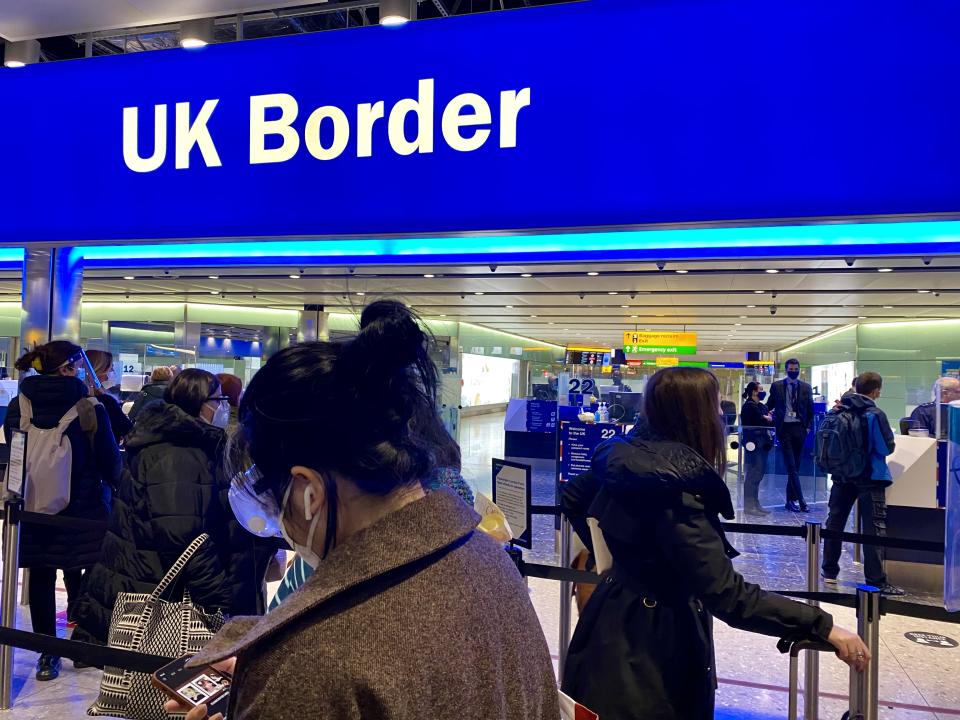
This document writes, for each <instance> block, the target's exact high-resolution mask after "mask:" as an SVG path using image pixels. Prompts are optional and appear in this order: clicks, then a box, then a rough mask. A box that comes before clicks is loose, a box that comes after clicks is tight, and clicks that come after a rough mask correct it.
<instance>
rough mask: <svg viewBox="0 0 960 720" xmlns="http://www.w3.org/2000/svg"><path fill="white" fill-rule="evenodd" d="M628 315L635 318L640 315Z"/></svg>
mask: <svg viewBox="0 0 960 720" xmlns="http://www.w3.org/2000/svg"><path fill="white" fill-rule="evenodd" d="M630 317H632V318H637V317H640V316H639V315H631V316H630Z"/></svg>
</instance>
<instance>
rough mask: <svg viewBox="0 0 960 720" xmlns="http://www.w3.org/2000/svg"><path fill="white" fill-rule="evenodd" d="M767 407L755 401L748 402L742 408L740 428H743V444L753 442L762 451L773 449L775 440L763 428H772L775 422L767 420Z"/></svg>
mask: <svg viewBox="0 0 960 720" xmlns="http://www.w3.org/2000/svg"><path fill="white" fill-rule="evenodd" d="M768 412H769V411H768V410H767V406H766V405H764V404H763V403H759V402H756V401H755V400H747V401H746V402H745V403H744V404H743V407H742V408H740V426H741V427H742V428H743V442H745V443H748V442H752V443H754V444H756V446H757V448H758V449H760V450H769V449H770V448H771V447H773V438H771V437H770V431H769V430H763V429H761V428H772V427H773V421H772V420H767V418H766V417H765V416H766V415H767V414H768Z"/></svg>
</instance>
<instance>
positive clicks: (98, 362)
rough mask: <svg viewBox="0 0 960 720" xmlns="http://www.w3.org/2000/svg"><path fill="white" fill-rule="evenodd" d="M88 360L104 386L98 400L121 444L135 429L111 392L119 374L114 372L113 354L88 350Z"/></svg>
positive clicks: (114, 434) (98, 394)
mask: <svg viewBox="0 0 960 720" xmlns="http://www.w3.org/2000/svg"><path fill="white" fill-rule="evenodd" d="M87 359H88V360H89V361H90V365H92V366H93V371H94V372H95V373H96V374H97V378H98V379H99V380H100V383H101V384H102V386H103V390H102V391H101V392H98V393H97V400H99V401H100V404H101V405H103V408H104V410H106V411H107V415H109V416H110V427H111V428H112V429H113V436H114V437H115V438H116V440H117V442H118V443H119V442H120V441H121V440H123V438H124V437H126V435H127V433H128V432H130V430H131V429H132V428H133V422H132V421H131V420H130V419H129V418H128V417H127V416H126V415H124V414H123V409H122V408H121V407H120V401H119V400H117V398H116V397H114V395H113V394H112V393H111V392H110V390H112V389H113V388H115V387H116V386H117V384H118V383H117V374H116V373H115V372H114V370H113V353H109V352H106V351H105V350H88V351H87Z"/></svg>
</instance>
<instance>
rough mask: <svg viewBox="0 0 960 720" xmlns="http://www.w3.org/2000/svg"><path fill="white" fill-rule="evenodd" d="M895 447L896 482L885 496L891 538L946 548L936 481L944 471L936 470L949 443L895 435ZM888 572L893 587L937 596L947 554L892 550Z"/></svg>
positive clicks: (893, 470) (888, 555) (890, 459)
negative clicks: (924, 542)
mask: <svg viewBox="0 0 960 720" xmlns="http://www.w3.org/2000/svg"><path fill="white" fill-rule="evenodd" d="M896 443H897V447H896V449H895V450H894V452H893V454H892V455H890V456H889V457H888V458H887V465H888V467H889V468H890V474H891V476H892V477H893V484H892V485H890V487H888V488H887V493H886V495H887V534H888V535H889V536H890V537H896V538H908V539H911V540H928V541H933V542H942V541H943V538H944V521H945V512H944V508H943V505H942V503H941V502H940V501H938V495H939V493H938V484H939V482H938V481H939V479H940V478H941V477H942V476H943V474H944V471H945V469H946V468H945V467H938V465H942V460H941V462H940V463H938V450H942V449H945V443H944V442H938V441H937V440H936V439H934V438H932V437H917V436H915V435H897V436H896ZM940 446H944V447H943V448H941V447H940ZM938 470H939V472H938ZM886 570H887V576H888V577H889V580H890V582H891V583H893V584H895V585H903V586H906V587H910V588H917V589H923V590H927V591H929V592H933V593H937V594H940V593H941V592H942V591H943V553H932V552H923V551H918V550H900V549H895V548H888V549H887V550H886Z"/></svg>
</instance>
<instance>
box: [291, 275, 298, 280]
mask: <svg viewBox="0 0 960 720" xmlns="http://www.w3.org/2000/svg"><path fill="white" fill-rule="evenodd" d="M290 279H291V280H299V279H300V276H299V275H297V274H296V273H293V274H291V275H290Z"/></svg>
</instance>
